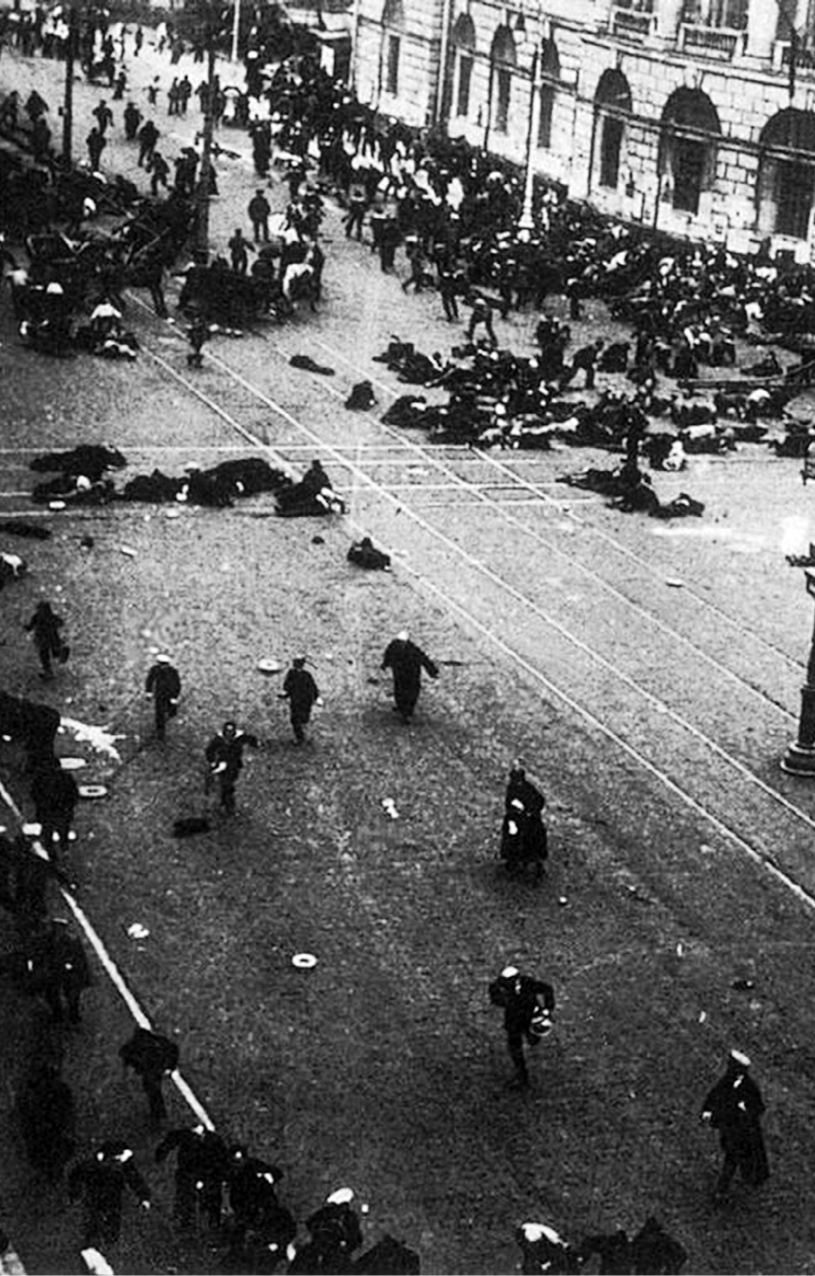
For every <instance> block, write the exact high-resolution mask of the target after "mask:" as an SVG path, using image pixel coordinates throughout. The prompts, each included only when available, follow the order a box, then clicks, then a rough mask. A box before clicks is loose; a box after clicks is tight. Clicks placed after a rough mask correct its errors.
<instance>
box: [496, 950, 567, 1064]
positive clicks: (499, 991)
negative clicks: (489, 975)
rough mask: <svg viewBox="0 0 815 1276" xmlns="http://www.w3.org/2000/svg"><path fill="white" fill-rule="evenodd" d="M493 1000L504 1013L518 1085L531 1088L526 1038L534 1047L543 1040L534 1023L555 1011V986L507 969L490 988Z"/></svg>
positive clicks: (514, 968) (509, 968)
mask: <svg viewBox="0 0 815 1276" xmlns="http://www.w3.org/2000/svg"><path fill="white" fill-rule="evenodd" d="M489 992H490V1001H491V1002H492V1004H493V1005H494V1006H500V1007H502V1009H503V1011H504V1030H505V1032H506V1034H507V1048H508V1050H509V1055H510V1058H511V1059H512V1062H513V1063H514V1064H515V1073H516V1079H515V1085H516V1086H518V1087H525V1086H528V1085H529V1072H528V1070H527V1066H526V1059H525V1058H524V1038H526V1040H527V1041H528V1042H529V1044H530V1045H531V1046H535V1045H537V1044H538V1042H539V1041H540V1039H541V1035H542V1034H541V1033H540V1032H536V1031H533V1020H535V1019H536V1018H537V1017H539V1015H540V1012H541V1011H543V1012H544V1015H545V1016H546V1017H550V1016H551V1013H552V1011H553V1010H554V1008H555V993H554V989H553V988H552V985H551V984H547V983H544V981H543V980H542V979H533V978H532V977H531V976H530V975H522V974H521V973H520V971H519V970H518V969H517V968H516V967H515V966H506V967H505V968H504V969H503V970H502V971H501V974H500V975H499V977H498V978H497V979H494V980H493V981H492V983H491V984H490V987H489Z"/></svg>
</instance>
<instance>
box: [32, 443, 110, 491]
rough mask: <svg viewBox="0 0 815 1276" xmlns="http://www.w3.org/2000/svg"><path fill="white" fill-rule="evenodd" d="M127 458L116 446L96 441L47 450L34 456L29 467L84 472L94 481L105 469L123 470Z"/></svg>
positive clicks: (75, 472)
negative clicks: (53, 450)
mask: <svg viewBox="0 0 815 1276" xmlns="http://www.w3.org/2000/svg"><path fill="white" fill-rule="evenodd" d="M126 465H127V458H126V457H124V456H123V455H122V453H121V452H119V451H118V450H117V449H116V448H111V447H108V446H106V445H102V444H97V443H80V444H79V446H78V447H75V448H72V449H71V450H70V451H69V452H47V453H45V454H44V455H43V456H35V457H34V459H33V461H32V462H31V464H30V465H29V469H32V470H38V471H45V472H46V473H47V472H49V471H51V472H52V473H54V472H59V473H61V474H84V475H85V477H86V478H88V479H90V480H91V482H96V481H97V480H98V479H100V478H101V477H102V475H103V474H104V473H105V471H106V470H123V469H124V468H125V466H126Z"/></svg>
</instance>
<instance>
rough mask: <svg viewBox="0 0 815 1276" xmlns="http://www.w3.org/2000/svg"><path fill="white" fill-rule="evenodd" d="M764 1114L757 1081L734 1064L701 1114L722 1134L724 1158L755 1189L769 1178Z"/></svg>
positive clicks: (714, 1090)
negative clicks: (762, 1129) (730, 1160)
mask: <svg viewBox="0 0 815 1276" xmlns="http://www.w3.org/2000/svg"><path fill="white" fill-rule="evenodd" d="M763 1112H764V1100H763V1099H762V1097H761V1091H760V1090H759V1088H758V1086H757V1085H756V1083H755V1081H754V1080H753V1078H752V1077H751V1076H749V1075H748V1074H747V1073H746V1072H744V1071H741V1070H740V1069H739V1068H738V1066H737V1065H733V1064H731V1065H730V1066H729V1067H728V1069H727V1072H726V1073H725V1075H724V1076H723V1077H722V1078H721V1080H720V1081H717V1082H716V1085H715V1086H714V1087H713V1089H712V1090H711V1091H710V1093H709V1094H708V1096H707V1098H706V1099H705V1102H704V1105H703V1107H702V1115H703V1116H709V1119H710V1124H711V1126H712V1128H713V1129H714V1130H718V1131H719V1138H720V1141H721V1145H722V1151H723V1152H724V1154H725V1156H726V1157H729V1158H732V1159H733V1160H735V1161H736V1162H737V1164H738V1167H739V1170H740V1171H741V1175H742V1178H743V1179H744V1180H745V1182H746V1183H750V1184H752V1185H753V1186H754V1187H757V1186H758V1185H759V1184H761V1183H764V1182H766V1180H767V1179H768V1178H769V1177H770V1167H769V1164H768V1161H767V1152H766V1150H765V1147H764V1138H763V1135H762V1133H761V1116H762V1113H763Z"/></svg>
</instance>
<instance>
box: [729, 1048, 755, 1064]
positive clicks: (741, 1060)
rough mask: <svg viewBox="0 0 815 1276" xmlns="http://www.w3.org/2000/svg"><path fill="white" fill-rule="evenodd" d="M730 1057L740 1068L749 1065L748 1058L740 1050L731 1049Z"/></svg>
mask: <svg viewBox="0 0 815 1276" xmlns="http://www.w3.org/2000/svg"><path fill="white" fill-rule="evenodd" d="M730 1058H731V1059H732V1060H733V1062H734V1063H737V1064H739V1066H740V1067H742V1068H749V1067H750V1060H749V1058H748V1057H747V1055H746V1054H742V1052H741V1050H731V1051H730Z"/></svg>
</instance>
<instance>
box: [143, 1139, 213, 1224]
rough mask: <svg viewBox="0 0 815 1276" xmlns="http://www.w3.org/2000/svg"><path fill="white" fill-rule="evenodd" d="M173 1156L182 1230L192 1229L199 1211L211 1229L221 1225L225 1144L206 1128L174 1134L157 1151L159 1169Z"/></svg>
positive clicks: (178, 1212) (176, 1208)
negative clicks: (171, 1154)
mask: <svg viewBox="0 0 815 1276" xmlns="http://www.w3.org/2000/svg"><path fill="white" fill-rule="evenodd" d="M171 1152H175V1154H176V1163H175V1217H176V1221H177V1223H178V1225H179V1227H184V1228H186V1227H191V1226H192V1225H193V1223H194V1222H195V1221H196V1217H197V1215H198V1211H199V1210H200V1211H201V1212H202V1213H203V1214H204V1215H205V1217H206V1220H207V1222H208V1223H209V1226H210V1227H211V1228H213V1229H214V1228H217V1227H219V1226H220V1223H221V1208H222V1196H223V1187H224V1184H225V1183H226V1182H227V1180H228V1178H229V1156H228V1153H227V1150H226V1144H225V1143H224V1141H223V1139H222V1138H221V1136H220V1135H219V1134H216V1133H215V1131H214V1130H208V1129H207V1127H206V1126H205V1125H203V1124H200V1123H199V1124H198V1125H195V1126H192V1127H191V1128H190V1129H178V1130H171V1131H170V1132H169V1134H167V1135H165V1137H164V1138H163V1139H162V1141H161V1143H159V1145H158V1147H157V1148H156V1161H157V1163H158V1164H159V1165H160V1164H161V1163H162V1162H163V1161H164V1160H166V1158H167V1157H168V1156H169V1155H170V1153H171Z"/></svg>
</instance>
